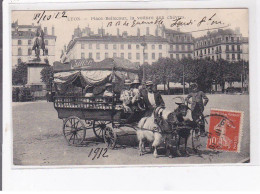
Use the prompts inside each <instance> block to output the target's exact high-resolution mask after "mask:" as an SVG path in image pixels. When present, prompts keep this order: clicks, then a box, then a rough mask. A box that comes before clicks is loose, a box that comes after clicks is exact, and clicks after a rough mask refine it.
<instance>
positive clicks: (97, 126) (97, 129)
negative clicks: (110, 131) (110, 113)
mask: <svg viewBox="0 0 260 194" xmlns="http://www.w3.org/2000/svg"><path fill="white" fill-rule="evenodd" d="M107 124H109V121H94V122H93V132H94V134H95V136H96V137H97V138H98V139H104V138H103V130H104V129H105V128H106V126H107Z"/></svg>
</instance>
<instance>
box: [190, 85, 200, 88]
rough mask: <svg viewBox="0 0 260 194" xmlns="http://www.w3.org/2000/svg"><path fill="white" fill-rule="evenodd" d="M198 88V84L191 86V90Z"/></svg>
mask: <svg viewBox="0 0 260 194" xmlns="http://www.w3.org/2000/svg"><path fill="white" fill-rule="evenodd" d="M197 87H198V85H197V84H191V86H190V89H195V88H197Z"/></svg>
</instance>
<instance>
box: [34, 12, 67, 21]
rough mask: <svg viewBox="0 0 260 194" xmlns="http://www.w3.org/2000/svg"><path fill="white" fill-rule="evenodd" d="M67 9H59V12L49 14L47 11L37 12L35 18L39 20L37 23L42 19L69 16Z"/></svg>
mask: <svg viewBox="0 0 260 194" xmlns="http://www.w3.org/2000/svg"><path fill="white" fill-rule="evenodd" d="M67 17H68V16H67V13H66V11H58V12H54V13H53V12H52V13H51V14H49V13H48V12H46V11H42V12H38V13H35V14H34V16H33V20H35V21H37V24H39V23H40V22H42V21H48V20H52V19H61V18H67Z"/></svg>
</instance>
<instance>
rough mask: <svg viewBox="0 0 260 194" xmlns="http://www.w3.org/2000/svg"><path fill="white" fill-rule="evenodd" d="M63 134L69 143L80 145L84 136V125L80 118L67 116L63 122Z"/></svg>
mask: <svg viewBox="0 0 260 194" xmlns="http://www.w3.org/2000/svg"><path fill="white" fill-rule="evenodd" d="M63 135H64V137H65V139H66V141H67V142H68V144H69V145H74V146H77V145H80V144H81V143H82V142H83V141H84V139H85V136H86V127H85V125H84V123H83V122H82V121H81V120H80V118H78V117H75V116H71V117H68V118H67V119H66V120H65V121H64V124H63Z"/></svg>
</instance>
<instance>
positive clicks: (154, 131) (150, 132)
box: [136, 115, 163, 158]
mask: <svg viewBox="0 0 260 194" xmlns="http://www.w3.org/2000/svg"><path fill="white" fill-rule="evenodd" d="M138 128H139V129H138V130H137V131H136V134H137V139H138V141H139V151H140V156H141V155H143V154H144V151H145V148H144V141H145V140H147V141H148V142H149V143H151V142H152V147H153V148H154V152H153V155H154V157H156V158H157V157H158V154H157V147H158V146H159V145H160V144H161V143H162V141H163V137H162V134H161V133H159V132H158V125H157V124H155V122H154V115H152V116H150V117H144V118H142V119H141V120H140V121H139V123H138Z"/></svg>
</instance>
